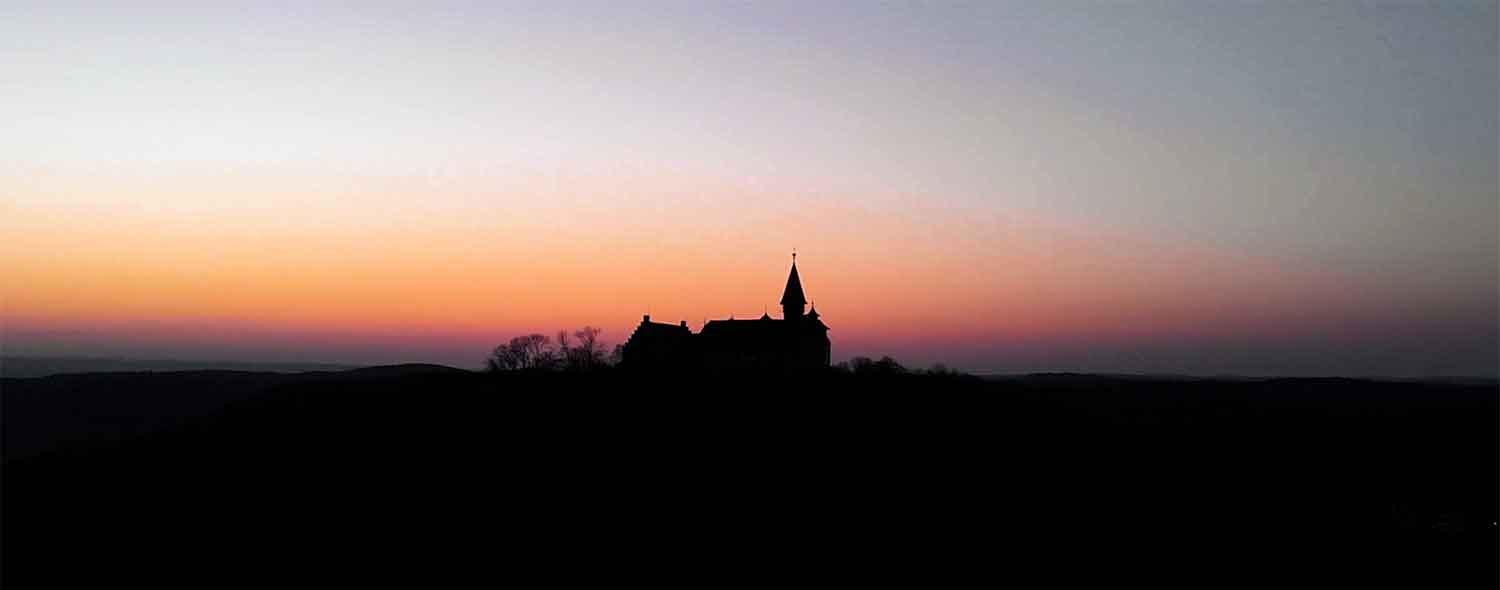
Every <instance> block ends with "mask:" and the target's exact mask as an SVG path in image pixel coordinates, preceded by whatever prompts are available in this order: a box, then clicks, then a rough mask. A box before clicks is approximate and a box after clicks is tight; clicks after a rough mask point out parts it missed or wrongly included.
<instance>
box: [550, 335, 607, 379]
mask: <svg viewBox="0 0 1500 590" xmlns="http://www.w3.org/2000/svg"><path fill="white" fill-rule="evenodd" d="M602 331H603V330H600V329H599V328H595V327H593V326H584V327H583V328H582V329H580V330H578V331H575V332H573V338H574V339H575V340H574V344H573V345H572V346H570V347H568V348H566V349H563V350H561V351H560V354H561V355H562V357H563V363H564V365H565V366H566V367H565V368H566V369H567V370H570V371H590V370H593V369H597V368H599V367H600V366H603V365H604V343H603V342H601V341H600V340H599V333H600V332H602ZM559 338H561V336H559Z"/></svg>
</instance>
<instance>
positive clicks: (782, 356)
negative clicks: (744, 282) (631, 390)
mask: <svg viewBox="0 0 1500 590" xmlns="http://www.w3.org/2000/svg"><path fill="white" fill-rule="evenodd" d="M806 307H807V297H806V296H804V295H803V293H802V278H801V277H799V276H798V275H797V255H796V254H792V271H791V274H790V275H788V276H787V278H786V289H785V290H784V291H783V292H782V294H781V319H779V320H778V319H773V318H771V316H770V314H761V316H760V319H754V320H737V319H734V318H733V317H731V318H730V319H727V320H712V321H709V322H707V323H705V324H704V325H703V330H702V331H700V332H699V333H697V334H694V333H693V332H692V330H689V329H688V326H687V322H686V321H684V322H681V323H679V324H663V323H658V322H653V321H651V316H650V315H647V316H645V317H643V318H642V319H641V323H640V325H639V326H636V328H635V332H634V333H632V334H631V335H630V340H628V341H626V342H625V345H624V347H623V348H622V350H621V359H620V362H621V365H622V366H623V367H625V368H630V369H671V370H698V369H706V370H710V371H722V370H746V369H759V370H799V369H815V368H819V367H827V366H828V364H829V354H830V352H829V341H828V326H827V325H825V324H824V323H823V320H822V319H821V318H820V317H819V316H818V309H817V307H816V306H814V307H813V308H812V310H811V312H809V313H806V314H804V313H803V312H804V308H806Z"/></svg>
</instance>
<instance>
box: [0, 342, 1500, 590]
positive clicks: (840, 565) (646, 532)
mask: <svg viewBox="0 0 1500 590" xmlns="http://www.w3.org/2000/svg"><path fill="white" fill-rule="evenodd" d="M0 385H3V401H4V406H3V419H4V427H5V432H4V435H5V465H4V478H3V540H0V542H3V545H0V546H3V551H4V554H3V580H0V582H3V584H4V585H5V586H6V587H15V586H121V585H137V586H225V585H239V586H284V585H293V586H329V585H356V586H394V585H422V586H434V585H463V586H492V585H522V586H556V585H567V586H596V585H610V586H622V585H650V586H662V585H673V586H705V585H709V586H726V585H746V586H766V585H796V586H813V585H817V586H822V585H846V586H894V585H922V586H934V585H964V586H1003V585H1011V586H1016V585H1019V586H1193V587H1201V586H1304V587H1305V586H1358V587H1372V586H1375V587H1378V586H1421V587H1434V586H1480V587H1483V586H1488V587H1494V586H1495V585H1496V582H1497V577H1496V570H1497V558H1496V552H1497V542H1496V540H1497V528H1496V526H1495V524H1494V523H1495V521H1496V520H1497V516H1496V503H1497V500H1496V498H1497V497H1500V493H1497V479H1500V467H1497V465H1500V458H1497V443H1500V438H1497V391H1496V387H1495V386H1494V385H1493V384H1478V385H1475V384H1468V385H1465V384H1416V383H1381V382H1369V381H1353V380H1261V381H1190V380H1176V381H1170V380H1159V381H1152V380H1142V379H1109V378H1098V377H1086V376H1062V375H1059V376H1033V377H1023V378H1010V379H1001V380H980V379H975V378H962V377H940V376H900V375H897V376H873V375H848V374H830V375H816V376H800V377H790V378H789V377H770V376H734V377H724V376H719V377H703V376H685V375H675V376H656V377H644V376H631V375H626V374H620V373H605V374H595V375H567V374H548V375H503V376H498V377H497V376H493V375H484V374H476V373H468V372H462V371H456V370H452V369H445V368H441V367H433V366H403V367H385V368H374V369H362V370H357V371H349V372H342V373H305V374H299V375H286V374H272V373H245V372H228V371H202V372H181V373H154V374H153V373H112V374H90V375H59V376H54V377H47V378H39V379H6V380H4V381H3V384H0Z"/></svg>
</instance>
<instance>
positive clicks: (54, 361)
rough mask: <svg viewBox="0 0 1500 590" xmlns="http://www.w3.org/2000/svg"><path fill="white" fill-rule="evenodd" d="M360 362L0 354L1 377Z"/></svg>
mask: <svg viewBox="0 0 1500 590" xmlns="http://www.w3.org/2000/svg"><path fill="white" fill-rule="evenodd" d="M359 367H360V365H345V364H337V363H295V362H251V361H183V360H174V359H129V358H111V357H48V356H3V357H0V377H46V376H48V375H62V374H68V373H106V372H121V371H202V370H225V371H265V372H270V373H305V372H308V371H347V370H349V369H357V368H359Z"/></svg>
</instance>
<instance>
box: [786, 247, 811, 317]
mask: <svg viewBox="0 0 1500 590" xmlns="http://www.w3.org/2000/svg"><path fill="white" fill-rule="evenodd" d="M781 305H782V306H787V305H796V306H798V307H800V306H803V305H807V297H806V296H804V295H803V294H802V277H800V276H797V253H796V252H793V253H792V272H791V274H789V275H787V277H786V290H785V291H783V292H782V293H781Z"/></svg>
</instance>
